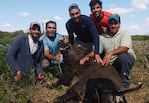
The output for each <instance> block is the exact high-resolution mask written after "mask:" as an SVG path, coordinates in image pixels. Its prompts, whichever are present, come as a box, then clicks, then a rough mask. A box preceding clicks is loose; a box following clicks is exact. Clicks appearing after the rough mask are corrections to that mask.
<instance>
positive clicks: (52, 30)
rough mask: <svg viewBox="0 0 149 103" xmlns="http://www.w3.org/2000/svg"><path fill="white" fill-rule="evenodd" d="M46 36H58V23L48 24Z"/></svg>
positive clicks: (51, 22)
mask: <svg viewBox="0 0 149 103" xmlns="http://www.w3.org/2000/svg"><path fill="white" fill-rule="evenodd" d="M46 34H47V35H48V36H49V37H55V34H56V22H55V21H51V20H50V21H48V22H46Z"/></svg>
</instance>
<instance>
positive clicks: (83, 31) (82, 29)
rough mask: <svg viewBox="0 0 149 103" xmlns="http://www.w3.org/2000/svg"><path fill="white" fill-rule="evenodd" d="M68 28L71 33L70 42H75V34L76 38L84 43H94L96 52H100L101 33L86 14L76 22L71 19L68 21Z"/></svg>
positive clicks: (69, 33)
mask: <svg viewBox="0 0 149 103" xmlns="http://www.w3.org/2000/svg"><path fill="white" fill-rule="evenodd" d="M66 29H67V32H68V35H69V42H70V43H71V44H74V34H75V35H76V36H77V37H76V39H78V40H80V41H82V42H84V43H91V42H93V43H94V46H95V53H99V36H98V35H99V34H98V31H97V29H96V27H95V25H94V23H93V21H92V20H91V19H90V18H89V17H88V16H85V15H81V20H80V22H77V23H76V22H74V21H73V20H72V19H69V20H68V21H67V23H66Z"/></svg>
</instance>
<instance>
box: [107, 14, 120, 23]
mask: <svg viewBox="0 0 149 103" xmlns="http://www.w3.org/2000/svg"><path fill="white" fill-rule="evenodd" d="M112 19H114V20H115V21H117V22H120V16H119V15H118V14H112V15H110V16H109V20H108V21H110V20H112Z"/></svg>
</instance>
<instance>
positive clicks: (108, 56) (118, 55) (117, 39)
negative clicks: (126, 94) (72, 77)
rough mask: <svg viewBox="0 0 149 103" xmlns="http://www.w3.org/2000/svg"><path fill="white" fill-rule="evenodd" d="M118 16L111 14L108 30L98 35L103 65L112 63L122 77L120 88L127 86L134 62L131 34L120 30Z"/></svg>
mask: <svg viewBox="0 0 149 103" xmlns="http://www.w3.org/2000/svg"><path fill="white" fill-rule="evenodd" d="M120 24H121V21H120V16H119V15H118V14H112V15H111V16H109V20H108V30H109V31H108V32H107V33H105V34H104V35H101V36H100V38H101V39H100V47H101V52H104V53H105V55H104V57H103V65H109V64H110V65H113V66H114V67H115V68H116V69H117V71H118V72H119V74H120V77H121V79H122V86H123V87H122V88H123V89H125V88H128V87H129V84H130V71H131V69H132V67H133V66H134V64H135V59H136V56H135V53H134V51H133V49H132V40H131V36H130V35H129V34H128V33H127V32H125V31H122V30H120ZM93 53H94V52H91V53H89V54H88V55H87V56H86V57H84V58H82V59H81V60H80V64H84V62H85V61H87V60H89V57H93Z"/></svg>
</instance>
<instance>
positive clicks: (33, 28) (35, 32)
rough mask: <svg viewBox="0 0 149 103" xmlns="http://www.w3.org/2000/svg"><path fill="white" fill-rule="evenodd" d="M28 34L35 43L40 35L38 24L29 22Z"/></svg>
mask: <svg viewBox="0 0 149 103" xmlns="http://www.w3.org/2000/svg"><path fill="white" fill-rule="evenodd" d="M29 32H30V35H31V37H32V39H33V40H34V41H36V40H37V39H38V38H39V36H40V34H41V31H40V24H39V23H38V22H31V23H30V28H29Z"/></svg>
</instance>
